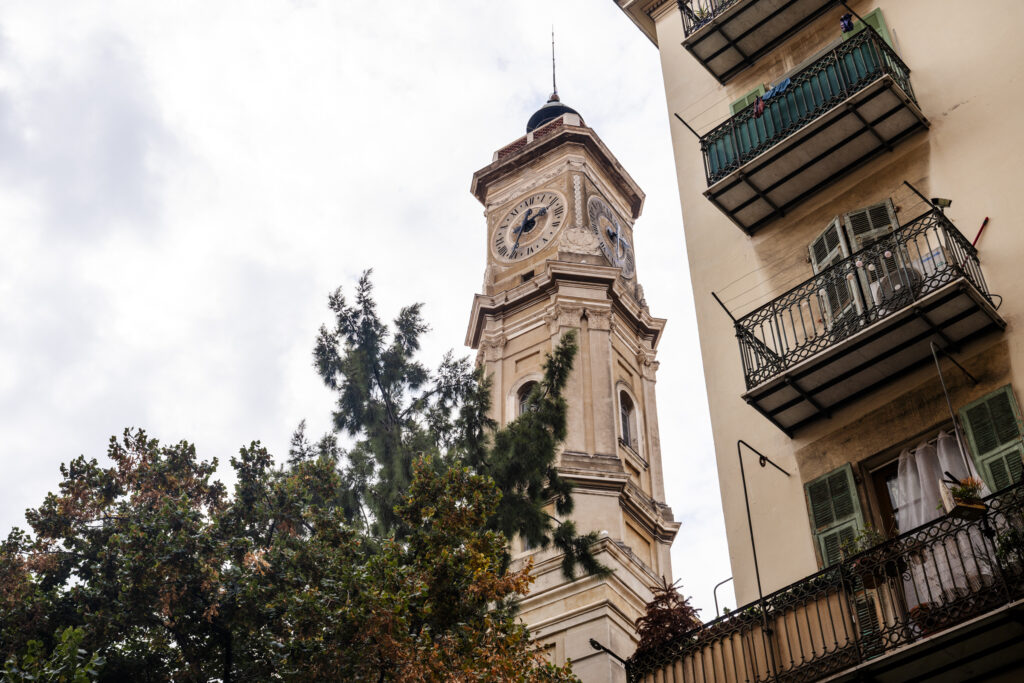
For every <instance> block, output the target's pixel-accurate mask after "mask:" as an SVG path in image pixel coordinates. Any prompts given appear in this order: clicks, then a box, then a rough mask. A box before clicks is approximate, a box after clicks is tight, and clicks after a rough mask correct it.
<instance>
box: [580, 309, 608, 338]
mask: <svg viewBox="0 0 1024 683" xmlns="http://www.w3.org/2000/svg"><path fill="white" fill-rule="evenodd" d="M584 312H585V313H586V316H587V321H588V322H589V324H590V329H591V330H601V331H603V332H609V331H611V329H612V312H611V310H609V309H599V308H598V309H594V308H588V309H586V310H585V311H584Z"/></svg>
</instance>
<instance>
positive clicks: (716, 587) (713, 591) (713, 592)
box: [711, 576, 732, 619]
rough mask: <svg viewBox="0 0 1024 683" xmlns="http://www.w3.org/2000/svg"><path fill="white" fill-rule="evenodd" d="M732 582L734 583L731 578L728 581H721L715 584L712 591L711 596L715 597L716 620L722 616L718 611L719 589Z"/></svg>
mask: <svg viewBox="0 0 1024 683" xmlns="http://www.w3.org/2000/svg"><path fill="white" fill-rule="evenodd" d="M730 581H732V577H731V576H730V577H729V578H728V579H723V580H722V581H719V582H718V583H716V584H715V588H714V590H712V591H711V594H712V595H714V596H715V618H716V619H717V618H718V617H720V616H721V614H720V613H719V611H718V587H719V586H721V585H722V584H726V583H729V582H730Z"/></svg>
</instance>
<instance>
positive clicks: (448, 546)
mask: <svg viewBox="0 0 1024 683" xmlns="http://www.w3.org/2000/svg"><path fill="white" fill-rule="evenodd" d="M108 455H109V457H110V459H111V461H112V462H113V463H114V464H113V466H111V467H107V468H103V467H101V466H100V465H99V464H98V463H97V462H96V461H95V460H91V461H87V460H85V459H84V458H79V459H77V460H75V461H73V462H72V464H71V465H70V466H67V467H64V468H62V472H63V475H64V476H63V481H62V482H61V484H60V489H59V492H58V493H56V494H50V495H49V496H48V497H47V498H46V500H45V501H44V503H43V505H42V506H40V507H39V508H37V509H34V510H30V511H29V513H28V518H29V521H30V523H31V524H32V528H33V531H34V535H33V536H31V537H30V536H29V535H28V534H25V533H23V532H21V531H19V530H14V531H13V532H12V533H11V534H10V535H9V536H8V538H7V540H6V541H5V542H4V544H3V545H2V547H0V656H2V657H3V658H4V659H5V660H7V661H8V664H7V670H6V673H5V680H7V679H11V680H22V679H19V678H18V677H17V676H19V675H23V674H24V675H23V679H24V680H30V679H29V678H26V676H29V675H31V676H37V678H38V676H39V675H42V672H62V673H61V675H63V673H66V672H73V673H74V675H75V676H78V678H67V679H61V678H59V677H58V678H53V677H51V678H43V679H41V680H69V681H72V680H73V681H75V682H76V683H78V681H79V680H81V675H83V674H82V672H85V674H87V675H95V674H94V673H90V672H95V670H96V669H97V667H98V666H99V663H100V658H102V659H103V660H105V662H104V666H103V668H102V673H101V675H100V680H132V681H167V680H174V681H207V680H210V679H212V678H215V679H218V680H221V681H225V682H228V681H240V680H272V679H282V680H292V681H317V680H361V679H374V680H412V681H416V680H419V681H432V680H495V679H501V678H504V677H506V674H508V673H509V672H515V676H514V677H515V678H517V679H518V680H524V681H568V680H575V678H574V677H573V676H572V674H571V672H570V671H569V669H568V668H560V667H553V666H550V665H548V664H547V663H546V662H544V661H543V660H542V659H541V658H540V656H539V655H538V654H537V653H536V652H535V651H534V650H533V647H532V645H531V644H530V642H529V637H528V634H527V632H526V631H525V629H524V628H523V627H522V626H521V625H520V624H518V623H517V621H516V619H515V616H514V613H513V611H512V609H511V608H510V599H512V598H514V597H515V596H517V595H519V594H522V593H523V592H524V591H525V590H526V588H527V587H528V585H529V581H530V576H529V568H525V569H522V570H520V571H508V570H507V568H506V566H505V544H506V540H505V537H504V536H503V535H502V534H501V533H500V532H497V531H494V530H491V529H489V528H488V524H487V520H488V519H489V518H490V517H491V516H492V515H493V513H494V510H495V509H496V508H497V505H498V501H499V499H500V493H499V491H498V490H497V487H496V486H495V484H494V482H493V481H492V480H491V479H489V478H488V477H486V476H483V475H479V474H473V473H471V472H470V471H469V470H468V469H466V468H458V467H450V468H439V467H438V466H437V464H436V463H435V462H433V461H432V460H431V459H430V458H429V457H425V458H421V459H418V460H417V461H415V462H414V463H413V465H412V476H411V480H410V486H409V489H408V491H407V494H406V495H405V496H404V497H403V498H402V499H401V502H400V503H399V505H397V506H396V511H395V519H396V521H398V522H399V523H401V524H404V525H405V526H406V528H408V529H409V533H408V534H407V535H406V536H405V537H404V538H403V539H396V538H395V537H394V536H390V537H383V538H381V537H377V536H373V535H371V534H368V533H367V531H366V530H365V529H364V528H362V527H361V526H360V525H359V524H355V525H353V524H349V522H348V518H347V513H346V509H345V506H344V503H343V502H342V501H343V498H344V493H345V481H344V476H343V473H342V471H341V468H340V467H339V460H338V457H339V456H338V454H331V453H324V454H320V455H318V456H316V457H311V458H301V459H298V460H297V461H295V462H294V463H293V464H291V465H289V466H286V467H284V468H281V469H275V468H274V466H273V462H272V459H271V457H270V456H269V454H268V453H267V452H266V450H265V449H264V448H262V447H261V446H260V445H259V444H251V445H250V446H249V447H247V448H244V449H242V450H241V451H240V453H239V455H238V456H237V457H235V458H232V459H231V464H232V467H233V468H234V471H235V474H236V477H237V483H236V484H235V487H234V490H233V492H231V493H228V492H227V491H226V490H225V489H224V488H223V487H222V486H221V485H220V484H219V483H217V482H215V481H212V480H211V476H210V475H211V474H212V473H213V471H214V469H215V466H216V463H215V461H212V462H203V461H199V460H198V459H197V458H196V456H195V451H194V449H193V448H192V447H191V446H190V445H189V444H187V443H179V444H175V445H171V446H161V445H160V444H158V443H157V442H156V441H155V440H153V439H150V438H149V437H148V436H147V435H146V434H145V433H143V432H141V431H135V432H130V431H126V432H125V435H124V436H123V438H122V439H121V440H112V442H111V445H110V449H109V451H108ZM69 627H70V628H71V629H72V630H67V629H69ZM55 632H57V633H62V634H63V635H61V636H60V638H59V639H54V637H53V634H54V633H55ZM72 638H73V643H72V644H69V643H70V641H69V639H72ZM51 650H52V651H53V652H54V654H53V655H52V656H50V657H49V658H47V657H46V656H45V655H44V653H46V652H49V651H51ZM85 653H93V654H92V656H91V658H90V657H87V656H86V654H85ZM72 655H74V657H72ZM72 667H77V668H72ZM47 675H50V674H49V673H47ZM54 675H56V674H54Z"/></svg>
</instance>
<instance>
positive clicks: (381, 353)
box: [293, 271, 608, 578]
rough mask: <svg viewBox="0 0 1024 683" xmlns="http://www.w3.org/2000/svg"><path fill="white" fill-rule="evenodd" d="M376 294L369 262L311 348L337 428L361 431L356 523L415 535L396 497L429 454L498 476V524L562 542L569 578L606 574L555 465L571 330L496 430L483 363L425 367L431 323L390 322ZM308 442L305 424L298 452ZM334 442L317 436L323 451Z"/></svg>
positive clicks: (350, 478)
mask: <svg viewBox="0 0 1024 683" xmlns="http://www.w3.org/2000/svg"><path fill="white" fill-rule="evenodd" d="M372 292H373V286H372V283H371V282H370V273H369V271H368V272H366V273H364V274H363V276H362V277H361V278H360V280H359V284H358V286H357V287H356V292H355V301H354V303H353V304H349V303H348V300H347V299H346V298H345V296H344V295H343V293H342V292H341V290H340V289H339V290H337V291H335V292H334V293H333V294H332V295H331V296H330V298H329V306H330V309H331V311H332V312H333V313H334V317H335V320H334V325H333V327H331V328H328V327H326V326H324V327H321V329H320V334H319V338H318V340H317V344H316V349H315V351H314V359H315V365H316V368H317V370H318V371H319V373H320V375H321V377H322V378H323V381H324V383H325V384H326V385H327V386H328V387H330V388H331V389H333V390H334V391H336V392H337V394H338V399H337V406H336V409H335V412H334V424H335V427H336V428H337V429H338V430H339V431H340V432H343V433H344V434H346V435H348V436H349V437H352V438H354V439H355V444H354V446H353V447H352V448H351V449H350V450H349V451H348V453H347V454H346V458H345V459H346V462H347V464H346V467H345V470H344V472H345V480H346V482H347V486H348V488H347V495H348V498H347V500H348V501H349V510H350V514H351V516H350V518H349V519H350V521H355V519H356V518H358V519H359V520H361V521H362V523H364V524H366V525H368V526H369V527H370V528H371V529H372V531H373V533H374V534H376V535H382V534H390V533H394V534H395V535H396V536H398V537H399V538H403V537H405V536H407V535H408V534H409V533H410V528H409V527H408V525H406V524H404V523H402V521H401V520H399V519H398V518H397V516H396V512H395V510H396V504H397V503H398V501H399V500H400V498H401V496H402V495H403V493H404V492H405V491H406V490H407V489H408V486H409V482H410V479H411V473H412V462H413V461H414V460H415V459H416V458H417V457H418V456H419V455H421V454H429V455H432V456H434V457H433V458H432V462H433V463H434V464H435V466H436V467H438V468H443V467H453V466H454V467H467V468H469V469H470V470H471V471H472V472H475V473H478V474H484V475H487V476H488V477H490V478H491V479H493V480H494V482H495V484H496V485H497V487H498V490H499V491H500V492H501V499H500V502H499V503H498V507H497V509H496V510H495V511H494V513H493V514H492V515H491V517H490V518H489V520H488V525H489V527H490V528H492V529H494V530H497V531H501V532H502V533H504V534H505V536H506V538H512V537H513V536H515V535H517V534H518V535H521V536H522V537H523V538H525V539H526V540H527V541H529V542H530V543H531V544H532V545H533V546H535V547H547V546H548V545H549V544H551V543H554V545H555V547H557V548H558V549H559V550H560V551H561V552H562V553H563V562H562V569H563V573H564V574H565V575H566V576H567V577H570V578H571V577H574V576H575V575H576V573H577V570H578V569H579V568H582V570H583V571H584V572H585V573H588V574H602V573H606V572H607V571H608V570H607V569H606V568H605V567H604V566H602V565H601V564H600V563H599V562H598V561H597V560H596V559H595V558H594V557H593V554H592V552H591V546H592V545H593V544H594V543H595V542H596V541H597V536H596V534H594V533H591V534H586V535H579V534H578V533H577V532H576V528H575V525H574V524H573V523H572V522H571V521H567V520H565V519H564V518H565V517H566V516H568V515H569V514H570V513H571V512H572V509H573V501H572V486H571V484H570V483H569V482H568V481H567V480H566V479H564V478H563V477H561V475H560V474H559V472H558V470H557V468H556V467H555V463H556V458H557V454H558V448H559V446H560V444H561V442H562V441H563V440H564V439H565V436H566V410H567V407H566V402H565V398H564V396H563V392H564V390H565V386H566V383H567V382H568V380H569V375H570V373H571V372H572V366H573V359H574V357H575V355H576V351H577V346H576V336H575V334H574V333H572V332H570V333H568V334H566V335H565V336H564V337H563V339H562V340H561V342H560V343H559V344H558V345H557V346H555V348H554V349H553V350H552V352H551V353H550V354H549V355H548V358H547V360H546V362H545V364H544V377H543V379H542V381H540V382H538V383H537V386H536V387H535V389H534V390H533V391H532V392H531V394H530V396H529V397H528V398H527V407H528V409H527V410H526V411H524V412H523V414H522V415H520V416H519V417H518V418H516V419H515V420H513V421H512V422H510V423H509V424H507V425H506V426H505V427H504V428H501V429H498V428H497V426H496V424H495V423H494V421H493V420H492V419H491V418H490V417H489V411H490V409H491V385H490V381H489V378H487V377H486V376H484V374H483V371H482V370H481V369H480V368H477V369H473V368H471V367H470V365H469V362H468V361H467V360H466V359H458V360H456V359H453V357H452V355H451V354H450V353H449V354H448V355H447V356H445V358H444V359H443V360H442V362H441V365H440V366H439V367H438V369H437V370H436V371H435V372H433V373H431V372H429V371H428V370H427V369H426V368H425V366H423V365H422V364H421V363H420V362H419V361H417V360H416V357H415V356H416V353H417V352H418V350H419V348H420V336H421V335H422V334H423V333H424V332H426V330H427V329H428V327H427V324H426V323H425V322H424V320H423V318H422V316H421V309H420V306H419V305H418V304H417V305H414V306H408V307H406V308H403V309H402V310H401V311H400V312H399V314H398V317H397V318H396V319H395V320H394V322H393V324H392V326H391V329H389V328H388V326H387V325H386V324H385V323H384V322H383V321H382V320H381V318H380V316H379V314H378V313H377V309H376V304H375V303H374V300H373V297H372ZM304 443H305V436H304V434H303V433H302V429H301V427H300V431H299V432H297V433H296V435H295V437H294V439H293V450H296V448H295V444H304ZM330 443H331V440H330V438H327V439H324V440H321V442H320V445H319V448H324V447H327V446H328V445H329V444H330ZM303 448H305V446H302V447H299V448H298V449H297V452H305V451H304V450H303ZM552 512H553V513H554V514H552Z"/></svg>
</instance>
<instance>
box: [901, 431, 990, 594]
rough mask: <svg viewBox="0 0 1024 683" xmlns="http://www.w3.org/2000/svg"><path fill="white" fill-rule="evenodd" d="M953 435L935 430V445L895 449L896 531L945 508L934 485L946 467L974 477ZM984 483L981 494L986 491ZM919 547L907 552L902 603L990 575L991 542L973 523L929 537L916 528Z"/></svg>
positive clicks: (970, 585)
mask: <svg viewBox="0 0 1024 683" xmlns="http://www.w3.org/2000/svg"><path fill="white" fill-rule="evenodd" d="M965 453H966V452H965V451H963V450H962V449H961V448H960V446H959V445H958V444H957V439H956V438H955V437H953V436H950V435H949V434H948V433H946V432H944V431H942V432H939V434H938V437H937V438H936V439H935V445H932V444H931V443H929V442H927V441H925V442H922V443H921V444H918V446H917V448H915V449H913V450H905V451H903V452H902V453H901V454H900V458H899V465H898V469H897V476H896V483H897V491H898V495H899V509H898V511H897V515H896V516H897V519H896V523H897V524H898V525H899V528H900V531H901V532H906V531H910V530H911V529H915V528H917V527H918V526H920V525H922V524H927V523H928V522H931V521H933V520H935V519H938V518H939V517H941V516H943V515H944V514H945V510H944V509H943V507H942V499H941V498H940V495H939V487H940V486H941V485H942V483H941V482H942V480H943V479H944V477H945V474H944V473H945V472H949V473H950V474H952V475H953V476H954V477H956V478H957V479H964V478H965V477H967V476H972V477H977V478H979V479H980V477H979V476H978V473H977V471H976V470H975V468H974V464H973V463H972V462H971V461H970V459H969V458H965ZM988 494H989V490H988V488H987V487H983V488H982V495H988ZM920 536H921V538H920V541H921V544H920V547H919V548H918V549H917V550H916V551H915V552H913V553H912V554H911V556H910V560H909V570H910V573H909V576H908V578H907V579H906V580H904V586H903V587H904V592H905V593H906V597H907V607H909V608H911V609H912V608H914V607H916V606H918V605H925V604H929V603H931V604H935V603H943V602H946V601H949V600H953V599H956V598H957V597H959V596H962V595H963V594H964V593H965V592H967V591H970V590H976V589H977V587H978V584H979V583H980V582H986V581H987V580H988V579H990V578H991V576H992V570H991V564H992V562H991V558H992V548H991V544H990V543H988V542H986V541H985V539H984V537H983V536H982V535H981V533H980V531H979V530H978V528H977V526H976V525H971V526H969V527H966V528H963V529H960V530H958V531H957V532H956V533H955V534H954V533H948V532H946V535H944V536H943V537H941V538H939V539H931V540H929V538H928V536H927V534H926V533H921V534H920Z"/></svg>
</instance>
